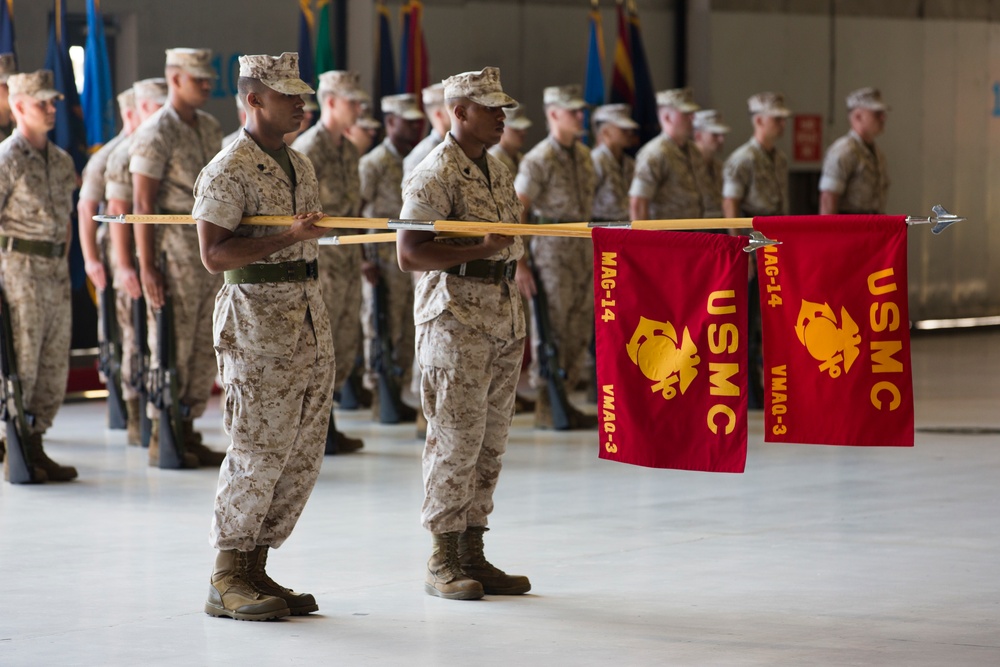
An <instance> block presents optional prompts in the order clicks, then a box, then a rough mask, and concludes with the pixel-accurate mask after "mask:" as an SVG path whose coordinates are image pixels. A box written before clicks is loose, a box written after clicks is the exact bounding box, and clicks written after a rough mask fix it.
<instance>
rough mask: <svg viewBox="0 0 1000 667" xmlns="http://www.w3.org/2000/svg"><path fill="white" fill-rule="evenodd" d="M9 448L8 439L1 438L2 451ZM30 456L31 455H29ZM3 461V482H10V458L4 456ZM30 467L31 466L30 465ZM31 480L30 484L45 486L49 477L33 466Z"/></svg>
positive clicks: (0, 447)
mask: <svg viewBox="0 0 1000 667" xmlns="http://www.w3.org/2000/svg"><path fill="white" fill-rule="evenodd" d="M6 446H7V440H6V438H0V451H2V450H4V449H5V448H6ZM29 449H30V447H29ZM29 456H30V453H29ZM0 458H2V459H3V481H5V482H9V481H10V456H9V455H7V456H2V457H0ZM28 465H31V464H30V463H29V464H28ZM31 468H32V469H31V480H30V481H29V482H27V483H28V484H43V483H45V482H47V481H48V479H49V476H48V475H47V474H46V473H45V471H44V470H43V469H41V468H39V467H37V466H31Z"/></svg>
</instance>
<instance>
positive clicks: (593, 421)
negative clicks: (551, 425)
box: [569, 405, 597, 431]
mask: <svg viewBox="0 0 1000 667" xmlns="http://www.w3.org/2000/svg"><path fill="white" fill-rule="evenodd" d="M569 428H570V430H573V431H589V430H592V429H595V428H597V415H591V414H587V413H586V412H581V411H580V410H578V409H576V408H574V407H573V406H572V405H570V406H569Z"/></svg>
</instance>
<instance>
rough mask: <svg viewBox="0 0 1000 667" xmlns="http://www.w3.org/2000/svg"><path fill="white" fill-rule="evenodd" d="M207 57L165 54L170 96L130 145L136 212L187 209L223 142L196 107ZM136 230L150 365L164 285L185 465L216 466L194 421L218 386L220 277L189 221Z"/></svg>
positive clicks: (194, 52) (154, 448)
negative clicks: (206, 261)
mask: <svg viewBox="0 0 1000 667" xmlns="http://www.w3.org/2000/svg"><path fill="white" fill-rule="evenodd" d="M210 59H211V51H209V50H207V49H170V50H168V51H167V81H168V85H169V87H170V96H169V99H168V101H167V104H165V105H164V106H163V108H162V109H160V110H159V111H157V112H156V113H155V114H153V115H152V116H151V117H150V118H148V119H147V120H146V121H145V122H144V123H143V124H142V126H140V127H139V128H138V129H137V130H136V131H135V132H134V133H133V134H132V143H131V146H130V147H129V171H131V172H132V182H133V210H134V212H135V213H136V214H139V215H142V214H149V213H166V214H170V213H173V214H183V215H189V214H190V213H191V208H192V206H194V196H193V194H192V189H193V187H194V182H195V179H196V178H197V177H198V173H199V172H200V171H201V170H202V168H203V167H204V166H205V165H207V164H208V162H209V161H210V160H211V159H212V158H213V157H214V156H215V154H216V153H218V152H219V149H220V147H221V144H222V131H221V130H220V128H219V122H218V121H217V120H216V119H215V118H213V117H212V116H210V115H209V114H207V113H205V112H204V111H201V110H200V109H199V108H198V107H199V106H200V105H202V104H204V103H205V102H206V101H207V100H208V96H209V94H210V92H211V85H212V80H213V79H214V77H215V70H213V69H212V68H211V67H210V65H209V61H210ZM182 112H183V114H184V115H183V116H182V115H181V113H182ZM135 233H136V247H137V248H138V254H139V265H140V271H141V276H142V287H143V291H144V292H145V294H146V304H147V306H148V307H149V350H150V356H151V357H152V359H151V363H150V368H151V370H153V371H154V372H155V370H156V369H157V368H158V366H159V359H158V354H157V350H158V349H159V342H158V340H157V332H156V323H155V319H154V310H158V309H159V308H161V307H162V306H163V304H164V290H166V293H168V294H169V295H170V296H171V297H172V300H173V311H174V312H173V324H174V326H173V332H172V333H173V335H174V342H175V349H176V361H177V377H178V386H179V392H178V393H179V400H180V404H181V406H182V408H183V409H184V411H185V412H186V414H185V415H183V419H184V428H185V433H184V447H185V449H186V450H187V451H186V452H185V453H186V454H194V455H195V456H196V459H195V460H191V457H190V456H185V458H186V459H187V461H186V462H185V465H189V466H197V465H198V464H201V465H218V464H219V463H221V461H222V458H223V457H222V455H221V453H219V452H214V451H212V450H210V449H208V448H207V447H205V446H204V445H203V444H201V438H200V435H198V434H196V433H195V432H194V430H193V421H194V420H195V419H197V418H198V417H200V416H201V415H202V414H203V413H204V412H205V406H206V404H207V402H208V398H209V396H210V395H211V392H212V386H213V384H214V383H215V376H216V369H215V364H214V363H213V362H214V356H215V355H214V351H213V350H212V307H213V304H214V302H215V295H216V294H217V293H218V291H219V288H220V287H221V286H222V277H221V276H213V275H211V274H209V273H208V272H207V271H205V267H204V266H202V263H201V258H200V255H199V251H198V234H197V231H196V230H195V229H194V228H193V227H192V226H191V225H155V226H154V225H138V226H137V227H136V229H135ZM161 255H163V256H165V259H166V266H165V270H163V269H161V268H160V267H158V264H159V263H160V258H161ZM151 416H152V415H151ZM156 431H157V429H156V427H155V426H154V429H153V432H154V433H156ZM154 438H155V436H154ZM149 453H150V463H151V464H153V465H156V464H157V463H158V460H159V446H158V442H157V441H156V440H151V442H150V452H149Z"/></svg>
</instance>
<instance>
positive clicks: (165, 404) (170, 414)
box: [150, 261, 186, 469]
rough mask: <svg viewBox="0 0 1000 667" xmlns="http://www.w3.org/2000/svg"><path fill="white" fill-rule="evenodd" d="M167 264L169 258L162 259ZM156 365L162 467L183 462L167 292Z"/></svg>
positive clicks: (160, 312) (155, 401) (160, 315)
mask: <svg viewBox="0 0 1000 667" xmlns="http://www.w3.org/2000/svg"><path fill="white" fill-rule="evenodd" d="M163 268H164V269H165V268H166V262H165V261H164V262H163ZM156 338H157V348H158V349H157V351H156V353H157V360H158V362H159V364H158V366H157V368H156V369H155V370H154V372H153V383H152V384H153V387H152V389H151V391H150V393H151V395H152V400H153V405H154V406H155V407H156V410H157V414H158V418H159V431H158V435H159V445H160V467H161V468H169V469H177V468H183V467H185V466H184V417H185V416H186V415H185V414H184V413H185V409H184V406H182V405H181V403H180V386H179V381H178V377H177V341H176V339H175V336H174V303H173V297H171V296H170V294H169V293H167V294H166V295H165V297H164V303H163V307H162V308H160V309H159V310H158V311H156Z"/></svg>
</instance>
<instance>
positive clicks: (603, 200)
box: [590, 104, 639, 220]
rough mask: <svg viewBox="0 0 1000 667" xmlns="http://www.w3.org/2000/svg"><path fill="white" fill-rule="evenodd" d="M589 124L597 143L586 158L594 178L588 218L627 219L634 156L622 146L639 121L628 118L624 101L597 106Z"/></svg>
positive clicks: (629, 143)
mask: <svg viewBox="0 0 1000 667" xmlns="http://www.w3.org/2000/svg"><path fill="white" fill-rule="evenodd" d="M593 124H594V136H595V137H596V138H597V147H596V148H594V150H592V151H591V152H590V159H592V160H593V161H594V174H595V175H596V177H597V181H596V185H595V186H594V209H593V215H592V216H591V219H592V220H628V187H629V185H631V184H632V176H633V174H635V158H633V157H632V156H631V155H629V154H628V153H626V152H625V149H626V148H628V147H629V146H630V145H631V144H632V139H633V136H634V135H635V132H636V130H638V129H639V124H638V123H636V122H635V121H634V120H632V107H630V106H629V105H627V104H605V105H604V106H600V107H597V108H596V109H594V114H593Z"/></svg>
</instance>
